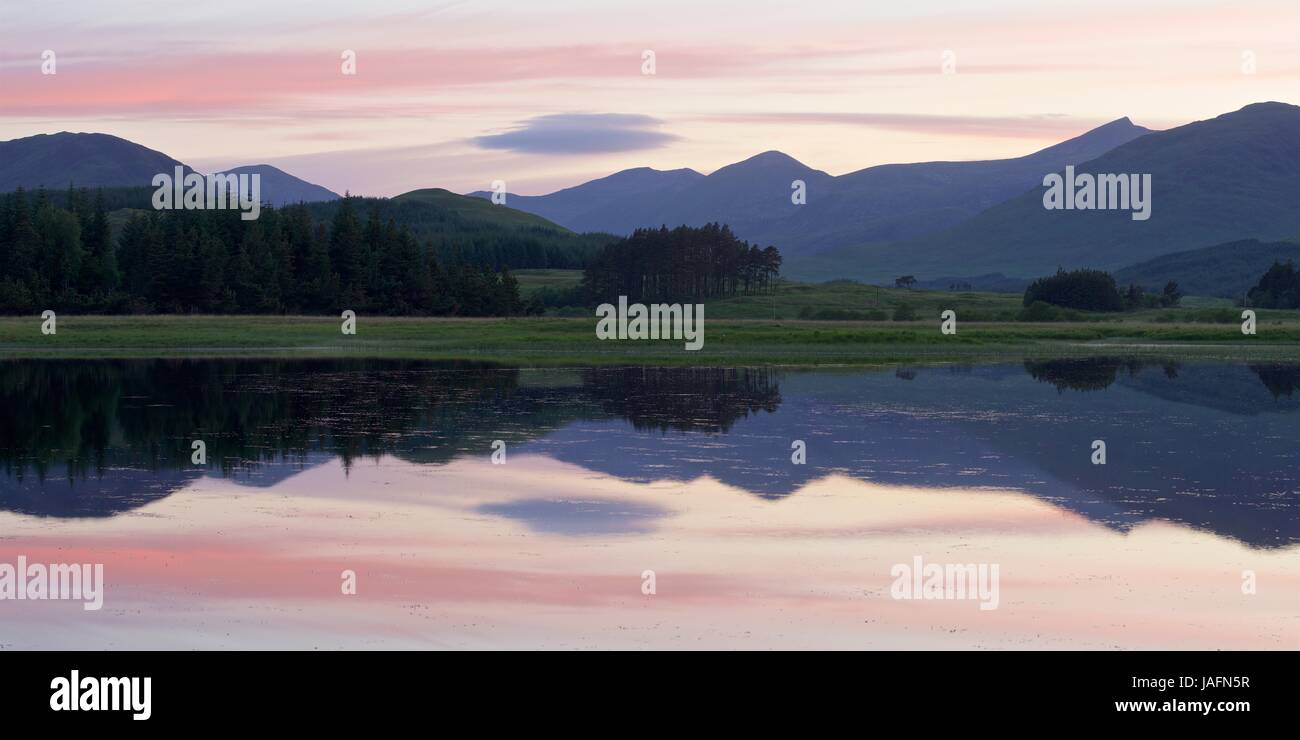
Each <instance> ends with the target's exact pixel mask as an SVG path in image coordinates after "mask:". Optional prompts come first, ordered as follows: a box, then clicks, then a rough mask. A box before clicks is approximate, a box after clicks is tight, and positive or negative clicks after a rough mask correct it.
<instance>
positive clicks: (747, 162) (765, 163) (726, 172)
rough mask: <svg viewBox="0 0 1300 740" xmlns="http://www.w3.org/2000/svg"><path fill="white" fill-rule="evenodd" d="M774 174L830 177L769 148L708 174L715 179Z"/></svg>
mask: <svg viewBox="0 0 1300 740" xmlns="http://www.w3.org/2000/svg"><path fill="white" fill-rule="evenodd" d="M774 175H780V176H782V177H785V176H787V175H798V176H809V175H811V176H821V177H827V178H829V177H830V175H828V174H826V173H825V172H822V171H821V170H814V169H813V168H811V167H809V166H808V165H806V164H804V163H803V162H800V161H799V160H797V159H795V158H794V157H791V156H790V155H789V154H786V153H785V152H779V151H777V150H775V149H769V150H768V151H765V152H761V153H759V154H755V155H754V156H752V157H750V158H749V159H742V160H741V161H739V162H736V163H734V164H729V165H727V166H725V167H720V168H718V169H716V170H714V171H713V173H712V174H710V175H709V178H710V179H716V178H718V177H723V178H726V177H732V176H740V177H746V178H749V177H755V176H774Z"/></svg>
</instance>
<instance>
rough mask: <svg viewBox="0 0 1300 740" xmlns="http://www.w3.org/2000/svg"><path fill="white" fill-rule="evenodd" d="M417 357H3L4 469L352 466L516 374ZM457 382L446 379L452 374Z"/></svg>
mask: <svg viewBox="0 0 1300 740" xmlns="http://www.w3.org/2000/svg"><path fill="white" fill-rule="evenodd" d="M442 367H443V369H450V370H462V371H465V372H454V373H430V372H427V369H428V366H421V365H419V364H418V363H414V362H372V361H294V362H283V361H255V360H239V361H236V360H203V361H196V360H123V361H94V362H91V361H21V362H7V363H0V406H2V407H3V408H4V411H5V414H6V416H7V417H8V418H9V419H10V423H6V424H5V425H3V426H0V466H3V468H4V470H5V472H6V473H8V474H9V475H12V476H14V477H15V478H18V479H21V478H22V477H23V475H24V474H25V473H26V472H27V471H28V470H31V471H33V472H35V473H36V474H37V475H39V476H41V477H44V476H45V475H46V474H47V472H48V470H49V468H50V466H51V465H52V464H63V465H65V466H66V470H67V473H68V475H69V476H85V475H86V474H87V473H89V472H91V471H92V470H93V471H95V472H96V473H98V474H101V475H102V474H103V473H104V471H105V469H106V468H107V467H110V466H128V467H133V468H147V469H151V470H159V469H163V468H170V469H180V468H194V466H193V465H192V464H191V462H190V460H191V454H192V450H191V447H190V445H191V442H192V441H194V440H196V439H201V440H203V441H204V443H205V444H206V446H207V459H208V461H209V465H210V466H213V467H218V468H220V469H221V470H223V472H230V470H231V469H232V468H234V467H237V466H238V467H248V466H250V465H256V464H257V463H258V462H269V461H294V460H298V461H301V460H303V459H305V457H306V455H307V453H308V452H310V451H312V450H319V449H328V450H330V451H332V452H335V453H337V454H339V455H340V456H341V457H342V458H343V459H344V461H345V463H350V462H351V461H352V460H353V459H355V458H357V457H360V456H366V455H372V456H373V455H379V454H382V453H385V452H391V451H393V450H394V449H395V448H396V447H397V446H398V443H399V441H400V439H401V437H402V434H403V432H405V431H408V430H410V429H412V428H414V427H415V426H417V425H419V424H421V423H424V422H427V421H428V420H429V418H430V417H431V416H433V415H435V414H436V412H437V409H438V408H439V407H440V406H443V405H445V404H457V403H467V402H473V401H483V400H485V399H486V400H488V401H493V400H495V399H499V398H502V397H505V396H508V395H509V394H510V392H511V391H512V390H513V388H514V387H515V385H516V383H517V380H518V371H517V370H504V371H503V370H500V369H493V370H492V371H490V372H484V371H483V370H486V369H487V367H486V366H483V365H474V364H463V363H462V364H456V365H444V366H442ZM449 377H450V378H452V379H451V380H450V381H448V378H449Z"/></svg>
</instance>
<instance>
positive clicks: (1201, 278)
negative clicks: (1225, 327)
mask: <svg viewBox="0 0 1300 740" xmlns="http://www.w3.org/2000/svg"><path fill="white" fill-rule="evenodd" d="M1288 261H1293V262H1297V263H1300V244H1297V243H1295V242H1261V241H1258V240H1256V239H1244V240H1241V241H1235V242H1228V243H1227V244H1217V245H1215V246H1213V247H1205V248H1203V249H1192V250H1188V251H1186V252H1175V253H1174V254H1166V255H1163V256H1160V257H1156V258H1155V259H1152V260H1147V261H1145V262H1140V263H1138V264H1136V265H1131V266H1129V267H1125V268H1124V269H1122V270H1117V271H1116V272H1115V282H1116V283H1118V284H1119V285H1129V284H1131V283H1137V284H1138V285H1141V286H1143V287H1145V288H1147V289H1148V290H1160V289H1161V288H1162V287H1164V285H1165V283H1166V282H1168V281H1170V280H1174V281H1177V283H1178V286H1179V287H1180V288H1182V290H1183V292H1184V293H1188V294H1191V295H1205V296H1219V297H1223V298H1241V297H1242V295H1244V294H1245V293H1246V291H1248V290H1250V289H1251V288H1253V287H1255V285H1256V284H1257V283H1258V282H1259V278H1260V276H1262V275H1263V274H1264V272H1265V271H1266V270H1268V268H1269V267H1271V266H1272V265H1273V263H1274V262H1288Z"/></svg>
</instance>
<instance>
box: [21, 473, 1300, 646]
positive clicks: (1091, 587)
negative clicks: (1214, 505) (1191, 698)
mask: <svg viewBox="0 0 1300 740" xmlns="http://www.w3.org/2000/svg"><path fill="white" fill-rule="evenodd" d="M557 499H561V500H580V501H596V502H602V501H603V502H612V503H613V504H621V505H626V506H629V507H631V506H636V505H639V506H640V507H641V510H661V511H662V513H663V515H662V516H660V517H658V518H653V519H651V520H650V521H649V525H650V530H649V533H648V534H603V535H586V536H573V535H558V534H545V533H541V532H539V531H535V530H533V529H530V528H529V526H527V525H526V524H525V523H524V522H521V521H518V520H516V519H512V518H506V517H504V516H497V515H493V514H485V513H481V510H482V507H485V506H490V505H494V504H495V505H503V504H510V503H512V502H518V501H521V500H557ZM0 526H2V527H3V531H5V532H6V535H7V537H6V539H4V540H0V561H3V562H13V561H14V560H15V559H16V558H17V556H18V555H26V556H27V557H28V559H29V561H32V562H35V561H42V562H49V561H58V562H103V563H104V564H105V573H106V579H107V581H108V585H107V595H106V600H105V607H104V610H103V611H102V612H99V613H94V612H83V611H82V610H81V609H80V606H79V605H76V604H69V603H60V602H45V603H33V602H0V618H2V620H3V624H4V625H5V628H4V631H3V634H0V645H5V646H17V647H42V646H45V647H48V646H60V647H85V648H98V647H129V646H140V647H191V646H202V647H218V646H221V647H258V646H265V647H271V646H285V647H303V648H310V647H338V646H356V647H367V646H368V647H379V646H388V647H506V646H546V647H572V646H586V647H640V646H667V647H683V648H689V647H723V646H752V647H814V646H824V647H855V648H856V647H863V648H871V647H875V648H890V647H895V648H901V647H1011V648H1017V647H1103V648H1109V647H1116V646H1118V647H1152V648H1183V647H1187V648H1192V647H1197V648H1249V647H1260V648H1283V647H1286V648H1296V647H1300V627H1298V626H1297V624H1296V612H1297V605H1296V602H1295V594H1296V593H1300V552H1297V551H1296V549H1295V548H1292V549H1290V550H1289V551H1283V552H1265V551H1255V550H1251V549H1249V548H1246V547H1244V546H1241V545H1239V544H1236V543H1233V542H1230V541H1226V540H1222V539H1219V538H1217V537H1214V536H1212V535H1209V534H1205V533H1201V532H1197V531H1194V530H1190V529H1187V528H1184V527H1180V526H1176V525H1171V524H1163V523H1154V524H1149V525H1145V526H1142V527H1139V528H1137V529H1135V530H1134V531H1132V532H1129V533H1127V534H1124V533H1117V532H1114V531H1111V530H1108V529H1105V528H1103V527H1100V526H1098V525H1095V524H1093V523H1091V522H1089V521H1087V520H1086V519H1083V518H1081V517H1079V516H1076V515H1074V514H1071V513H1068V512H1064V511H1062V510H1060V509H1057V508H1056V507H1054V506H1052V505H1050V504H1047V503H1044V502H1042V501H1040V500H1037V499H1035V498H1033V497H1030V496H1025V495H1020V494H1017V493H1013V492H999V491H965V490H946V491H936V490H925V489H904V488H896V487H886V486H876V485H872V484H867V483H863V482H860V481H855V480H851V479H847V478H828V479H824V480H821V481H818V482H815V483H812V484H810V485H808V486H807V487H805V488H804V489H802V490H800V491H799V492H797V493H796V494H794V495H792V496H790V497H788V498H786V499H784V500H780V501H767V500H762V499H758V498H756V497H754V496H751V495H749V494H747V493H745V492H743V491H740V490H737V489H734V488H730V487H727V486H724V485H722V484H719V483H717V482H715V481H712V480H710V479H701V480H697V481H693V482H690V483H684V484H683V483H675V482H662V483H656V484H651V485H643V484H636V483H628V482H624V481H620V480H618V479H615V478H609V477H605V476H599V475H595V474H592V473H591V472H589V471H587V470H584V469H582V468H578V467H574V466H569V465H565V464H561V463H557V462H554V461H551V460H549V459H546V458H538V457H528V456H520V457H512V458H511V459H510V462H509V464H508V465H506V466H492V465H490V464H488V463H487V461H486V459H479V460H462V461H458V462H456V463H453V464H451V465H447V466H442V467H437V466H419V465H412V464H408V463H404V462H402V461H399V460H395V459H392V458H385V459H384V460H383V461H382V463H381V464H379V465H375V464H373V463H371V462H365V463H360V464H358V465H357V466H355V467H354V468H353V469H352V470H351V471H350V473H349V476H348V477H347V478H344V476H343V475H342V471H341V469H340V467H339V466H338V465H337V464H330V465H325V466H321V467H318V468H313V469H310V470H307V471H305V472H303V473H301V474H299V475H297V476H295V477H292V478H290V479H288V480H286V481H283V482H281V483H279V484H277V485H276V486H274V487H272V488H270V489H268V490H261V491H250V490H249V489H246V488H240V487H238V486H235V485H231V484H229V483H227V482H226V481H222V480H203V481H200V482H198V483H196V484H194V485H193V486H192V487H190V488H189V489H187V490H185V491H182V492H179V493H177V494H174V495H172V496H169V497H167V498H165V499H162V500H161V501H158V502H155V503H153V504H150V505H148V506H146V507H144V508H142V509H140V510H138V511H136V512H133V513H130V514H126V515H122V516H118V517H115V518H112V519H108V520H80V521H77V520H65V521H60V520H51V519H36V518H29V517H22V516H17V515H10V514H5V515H0ZM914 555H921V556H922V557H924V558H925V560H926V561H927V562H939V563H943V562H960V563H968V562H970V563H981V562H984V563H997V564H998V565H999V567H1000V570H1001V584H1000V586H1001V588H1000V598H1001V606H1000V607H999V608H998V609H997V610H995V611H984V612H982V611H980V610H979V609H978V606H977V604H976V603H975V602H972V601H960V602H954V601H950V602H942V601H895V600H893V599H891V598H890V597H889V585H890V582H891V580H892V579H891V578H890V576H889V570H890V567H891V566H892V565H893V564H895V563H908V562H910V561H911V558H912V557H913V556H914ZM345 569H351V570H355V571H356V572H357V575H358V591H359V593H358V595H356V596H343V595H341V594H340V593H339V583H340V579H339V575H340V573H341V571H343V570H345ZM647 569H649V570H653V571H655V573H656V577H657V589H658V593H657V594H656V595H654V596H643V595H642V594H641V592H640V587H641V573H642V572H643V571H644V570H647ZM1243 569H1252V570H1254V571H1255V572H1256V573H1257V577H1258V584H1259V585H1258V593H1257V594H1256V595H1253V596H1246V595H1243V594H1241V590H1240V582H1241V571H1242V570H1243Z"/></svg>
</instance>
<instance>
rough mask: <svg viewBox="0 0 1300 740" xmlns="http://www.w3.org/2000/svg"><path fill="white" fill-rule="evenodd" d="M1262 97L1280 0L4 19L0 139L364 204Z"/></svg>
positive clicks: (51, 4) (164, 6)
mask: <svg viewBox="0 0 1300 740" xmlns="http://www.w3.org/2000/svg"><path fill="white" fill-rule="evenodd" d="M46 51H50V52H53V61H54V65H55V66H54V74H43V73H42V72H43V69H42V66H43V55H44V56H48V55H45V52H46ZM347 52H351V53H352V56H351V57H349V59H354V60H355V74H346V73H345V66H346V62H345V59H344V57H345V54H346V53H347ZM647 52H652V53H653V69H651V65H650V64H649V63H648V62H647V56H648V54H647ZM46 67H47V68H48V64H46ZM651 72H652V73H651ZM1264 100H1280V101H1283V102H1289V103H1300V2H1297V1H1296V0H1239V1H1236V2H1224V1H1222V0H1174V1H1169V0H1091V1H1090V2H1086V3H1080V2H1076V1H1075V0H1071V1H1070V2H1064V1H1061V0H978V1H967V0H947V1H939V0H908V2H879V1H878V0H806V1H805V2H800V3H796V2H788V1H785V2H766V1H764V0H744V1H741V2H731V1H727V2H723V1H720V0H655V1H653V2H651V1H649V0H636V1H633V0H545V1H541V0H531V1H528V0H525V1H517V0H450V1H447V2H399V1H396V0H365V2H356V1H354V0H348V1H347V2H341V1H339V0H317V1H316V2H308V3H299V2H275V3H269V2H250V1H248V0H227V1H224V2H210V3H202V4H199V3H184V4H182V3H175V2H173V1H171V0H169V1H168V2H158V1H156V0H137V1H134V2H121V3H111V4H110V3H103V2H99V1H98V0H95V1H92V0H79V1H78V2H60V1H59V0H43V2H41V3H17V2H6V3H3V4H0V140H7V139H13V138H18V137H22V136H30V135H33V134H39V133H53V132H57V131H94V132H103V133H109V134H113V135H116V136H121V137H124V138H127V139H130V140H132V141H135V142H137V143H139V144H143V145H144V146H147V147H149V148H151V149H156V150H159V151H162V152H165V153H166V154H168V155H170V156H172V157H175V158H177V159H179V160H181V161H183V162H186V163H187V164H190V165H193V166H195V167H198V168H199V169H200V170H204V171H215V170H219V169H224V168H227V167H232V166H237V165H243V164H259V163H267V164H272V165H276V166H278V167H281V168H282V169H285V170H287V171H289V172H291V173H293V174H295V175H298V176H300V177H303V178H305V179H308V180H311V181H313V182H316V183H319V184H321V185H324V186H326V187H329V188H330V189H332V190H335V191H337V192H340V193H341V192H344V191H350V192H352V193H354V194H363V195H380V196H390V195H397V194H399V193H402V192H406V191H409V190H413V189H416V188H421V187H444V188H447V189H449V190H453V191H456V192H469V191H473V190H483V189H488V188H489V187H490V186H491V184H492V183H493V182H494V181H497V180H501V181H504V182H505V183H506V187H507V188H508V189H509V191H510V192H512V193H520V194H526V195H535V194H541V193H547V192H551V191H553V190H556V189H559V188H563V187H568V186H571V185H576V184H579V183H581V182H584V181H586V180H589V179H592V178H595V177H601V176H604V175H607V174H610V173H612V172H615V171H617V170H620V169H626V168H629V167H640V166H648V167H655V168H658V169H675V168H679V167H690V168H693V169H696V170H698V171H700V172H704V173H708V172H711V171H712V170H715V169H717V168H719V167H721V166H724V165H727V164H730V163H733V162H736V161H739V160H742V159H745V158H747V157H750V156H753V155H755V154H758V153H760V152H763V151H767V150H772V149H776V150H780V151H783V152H785V153H787V154H789V155H791V156H793V157H795V158H797V159H799V160H800V161H802V162H804V163H805V164H808V165H809V166H811V167H814V168H817V169H821V170H824V171H826V172H829V173H831V174H833V175H839V174H843V173H846V172H851V171H854V170H858V169H861V168H864V167H869V166H872V165H877V164H886V163H892V162H915V161H930V160H970V159H989V158H999V157H1010V156H1019V155H1022V154H1027V153H1030V152H1032V151H1035V150H1037V149H1040V148H1043V147H1045V146H1049V145H1051V144H1053V143H1056V142H1059V141H1062V140H1064V139H1067V138H1070V137H1072V136H1076V135H1078V134H1081V133H1083V132H1085V131H1087V130H1088V129H1090V128H1093V127H1095V126H1097V125H1100V124H1103V123H1106V122H1108V121H1112V120H1114V119H1117V118H1121V117H1125V116H1127V117H1129V118H1130V119H1131V120H1132V121H1133V122H1134V123H1137V124H1139V125H1144V126H1147V127H1149V128H1156V129H1159V128H1169V127H1172V126H1178V125H1182V124H1184V123H1189V122H1191V121H1195V120H1202V119H1205V118H1211V117H1214V116H1216V115H1219V114H1222V113H1226V112H1229V111H1233V110H1236V109H1238V108H1241V107H1242V106H1244V105H1247V104H1249V103H1253V102H1260V101H1264Z"/></svg>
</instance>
